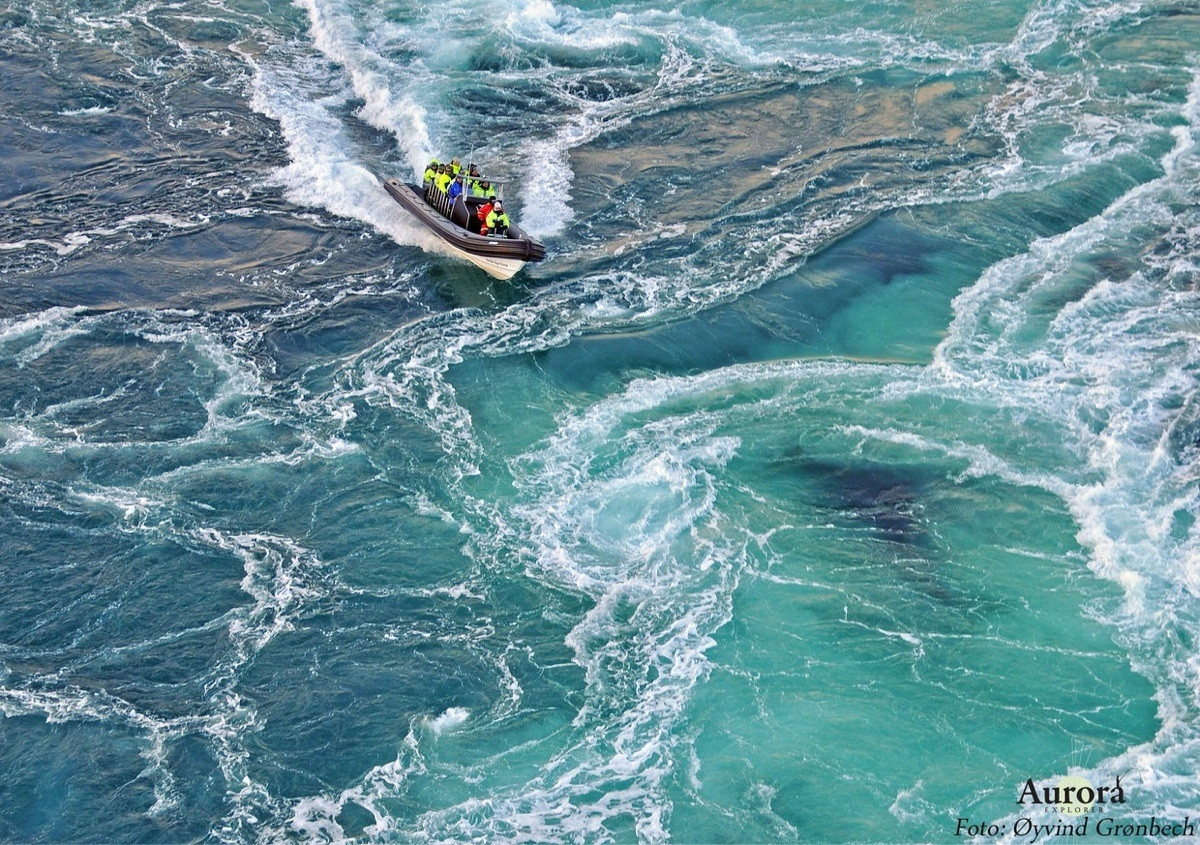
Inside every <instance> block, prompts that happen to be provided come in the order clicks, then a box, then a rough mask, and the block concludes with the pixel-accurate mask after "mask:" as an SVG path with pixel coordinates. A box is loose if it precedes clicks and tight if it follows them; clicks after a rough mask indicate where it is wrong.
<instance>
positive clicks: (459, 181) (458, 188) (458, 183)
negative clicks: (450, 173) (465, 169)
mask: <svg viewBox="0 0 1200 845" xmlns="http://www.w3.org/2000/svg"><path fill="white" fill-rule="evenodd" d="M462 192H463V178H462V174H461V173H460V174H458V175H457V176H455V177H454V181H453V182H451V183H450V190H448V191H446V196H448V197H449V198H450V202H454V201H455V200H456V199H458V198H459V197H460V196H461V195H462Z"/></svg>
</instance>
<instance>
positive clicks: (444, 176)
mask: <svg viewBox="0 0 1200 845" xmlns="http://www.w3.org/2000/svg"><path fill="white" fill-rule="evenodd" d="M453 181H454V177H453V176H452V175H450V165H448V164H441V165H438V174H437V176H435V177H433V184H435V185H437V189H438V190H439V191H441V192H442V193H443V194H444V193H446V190H447V189H448V188H449V187H450V183H451V182H453Z"/></svg>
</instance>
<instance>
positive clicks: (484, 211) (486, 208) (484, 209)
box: [475, 198, 495, 235]
mask: <svg viewBox="0 0 1200 845" xmlns="http://www.w3.org/2000/svg"><path fill="white" fill-rule="evenodd" d="M494 202H495V200H494V199H491V198H489V199H488V201H487V202H485V203H484V204H483V205H481V206H479V211H477V212H475V216H476V217H478V218H479V234H481V235H486V234H487V219H488V215H489V214H491V213H492V204H493V203H494Z"/></svg>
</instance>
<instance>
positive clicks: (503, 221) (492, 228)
mask: <svg viewBox="0 0 1200 845" xmlns="http://www.w3.org/2000/svg"><path fill="white" fill-rule="evenodd" d="M511 225H512V221H511V220H509V219H508V215H507V214H505V213H504V203H503V201H501V200H496V202H495V203H493V205H492V213H491V214H489V215H488V216H487V220H486V221H484V224H483V228H482V229H481V230H480V231H479V234H481V235H486V234H487V233H488V232H495V233H496V234H497V235H506V234H508V227H509V226H511Z"/></svg>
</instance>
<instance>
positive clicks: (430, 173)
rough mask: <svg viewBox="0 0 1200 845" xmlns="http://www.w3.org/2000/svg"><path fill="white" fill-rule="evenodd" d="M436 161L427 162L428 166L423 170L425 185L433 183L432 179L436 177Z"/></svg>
mask: <svg viewBox="0 0 1200 845" xmlns="http://www.w3.org/2000/svg"><path fill="white" fill-rule="evenodd" d="M437 168H438V160H437V159H436V158H435V159H434V160H433V161H431V162H429V166H428V167H426V168H425V184H426V185H429V184H432V183H433V180H434V177H436V176H437Z"/></svg>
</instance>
